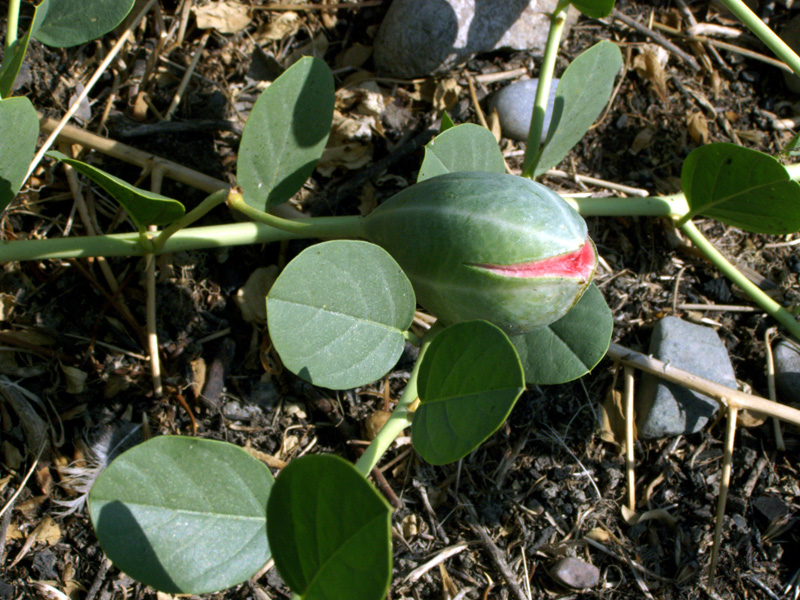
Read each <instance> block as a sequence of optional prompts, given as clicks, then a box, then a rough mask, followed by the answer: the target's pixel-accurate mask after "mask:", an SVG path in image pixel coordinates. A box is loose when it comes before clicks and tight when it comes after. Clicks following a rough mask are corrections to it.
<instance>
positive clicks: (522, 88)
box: [489, 79, 559, 142]
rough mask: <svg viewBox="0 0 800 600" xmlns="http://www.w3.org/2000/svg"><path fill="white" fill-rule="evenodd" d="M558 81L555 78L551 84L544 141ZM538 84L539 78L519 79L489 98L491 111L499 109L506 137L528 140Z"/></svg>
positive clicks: (545, 118)
mask: <svg viewBox="0 0 800 600" xmlns="http://www.w3.org/2000/svg"><path fill="white" fill-rule="evenodd" d="M558 81H559V80H558V79H553V83H552V85H551V86H550V97H549V98H548V99H547V108H546V109H545V113H544V128H543V129H542V141H544V139H545V137H546V136H547V130H548V129H549V128H550V119H551V117H552V116H553V105H554V104H555V101H556V88H557V87H558ZM538 85H539V80H538V79H526V80H524V81H517V82H515V83H512V84H511V85H507V86H506V87H504V88H503V89H501V90H500V91H498V92H497V93H496V94H495V95H494V96H492V97H491V99H490V100H489V111H490V112H491V111H493V110H494V109H497V116H498V117H499V118H500V128H501V129H502V130H503V135H504V136H505V137H507V138H510V139H512V140H518V141H520V142H526V141H528V130H529V129H530V128H531V116H532V115H533V102H534V100H535V99H536V88H537V86H538Z"/></svg>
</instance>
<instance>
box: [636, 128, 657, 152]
mask: <svg viewBox="0 0 800 600" xmlns="http://www.w3.org/2000/svg"><path fill="white" fill-rule="evenodd" d="M654 135H655V131H654V130H653V129H651V128H650V127H645V128H644V129H642V130H641V131H640V132H639V133H637V134H636V137H635V138H633V142H631V147H630V151H631V154H633V155H636V154H639V152H641V151H642V150H644V149H645V148H647V147H648V146H649V145H650V144H651V143H652V142H653V136H654Z"/></svg>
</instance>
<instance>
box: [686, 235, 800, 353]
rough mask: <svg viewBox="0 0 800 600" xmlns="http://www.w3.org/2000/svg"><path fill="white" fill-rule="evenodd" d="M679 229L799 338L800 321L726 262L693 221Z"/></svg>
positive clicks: (724, 272)
mask: <svg viewBox="0 0 800 600" xmlns="http://www.w3.org/2000/svg"><path fill="white" fill-rule="evenodd" d="M680 229H681V231H682V232H683V233H685V234H686V237H688V238H689V239H690V240H692V243H693V244H694V245H695V246H696V247H697V248H698V249H699V250H700V251H701V252H702V253H703V254H705V255H706V257H707V258H708V260H710V261H711V263H712V264H713V265H714V266H715V267H717V268H718V269H719V270H720V271H722V273H723V274H724V275H725V276H726V277H727V278H728V279H730V280H731V281H732V282H733V283H735V284H736V285H738V286H739V287H740V288H742V289H743V290H744V291H745V292H746V293H747V295H748V296H750V298H752V299H753V300H754V301H755V302H756V303H757V304H758V305H759V306H760V307H761V308H763V309H764V311H765V312H766V313H767V314H769V315H770V316H772V317H773V318H774V319H775V320H776V321H778V322H779V323H780V324H781V325H783V326H784V327H786V329H788V330H789V332H790V333H791V334H792V335H793V336H794V338H795V339H797V340H800V323H798V322H797V320H796V319H795V318H794V317H793V316H792V315H791V314H790V313H789V311H787V310H786V309H785V308H783V307H782V306H781V305H780V304H778V303H777V302H775V301H774V300H773V299H772V298H770V297H769V296H767V295H766V294H765V293H764V291H763V290H762V289H761V288H759V287H758V286H757V285H755V284H754V283H753V282H751V281H750V280H749V279H747V277H745V276H744V275H743V274H742V273H741V272H740V271H739V270H738V269H737V268H736V267H735V266H733V265H732V264H731V263H730V262H728V259H726V258H725V257H724V256H723V255H722V254H721V253H720V252H719V250H717V249H716V248H715V247H714V246H713V245H712V244H711V242H709V241H708V240H707V239H706V238H705V236H704V235H703V234H702V233H700V230H699V229H697V227H695V225H694V223H692V222H691V221H687V222H686V223H684V224H683V225H681V227H680Z"/></svg>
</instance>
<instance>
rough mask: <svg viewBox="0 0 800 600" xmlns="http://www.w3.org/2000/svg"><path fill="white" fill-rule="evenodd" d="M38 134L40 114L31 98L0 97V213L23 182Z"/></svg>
mask: <svg viewBox="0 0 800 600" xmlns="http://www.w3.org/2000/svg"><path fill="white" fill-rule="evenodd" d="M38 137H39V117H38V116H37V115H36V109H35V108H33V104H31V101H30V100H28V99H27V98H6V99H5V100H0V212H2V211H3V210H5V208H6V207H7V206H8V205H9V204H11V201H12V200H13V199H14V196H16V195H17V192H19V190H20V188H21V187H22V184H23V183H25V175H27V173H28V167H29V166H30V164H31V160H33V155H34V153H35V152H36V140H37V138H38Z"/></svg>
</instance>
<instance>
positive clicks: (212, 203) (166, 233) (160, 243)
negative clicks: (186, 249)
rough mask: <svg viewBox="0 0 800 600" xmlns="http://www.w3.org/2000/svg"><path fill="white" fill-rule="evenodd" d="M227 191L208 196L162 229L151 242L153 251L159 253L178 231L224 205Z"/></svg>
mask: <svg viewBox="0 0 800 600" xmlns="http://www.w3.org/2000/svg"><path fill="white" fill-rule="evenodd" d="M229 191H230V190H228V189H227V188H226V189H222V190H217V191H216V192H214V193H213V194H210V195H209V196H208V197H207V198H206V199H205V200H203V201H202V202H201V203H200V204H198V205H197V206H195V207H194V208H193V209H192V210H190V211H189V212H188V213H186V214H185V215H183V216H182V217H181V218H180V219H178V220H177V221H175V222H174V223H172V224H171V225H170V226H169V227H166V228H165V229H163V230H162V231H161V233H159V234H158V236H157V237H156V238H155V239H154V240H153V250H154V251H156V252H159V251H160V250H161V249H162V248H163V247H164V244H166V242H167V240H168V239H169V238H170V237H172V236H173V235H174V234H176V233H177V232H178V231H180V230H181V229H184V228H185V227H188V226H189V225H191V224H192V223H194V222H195V221H197V220H198V219H199V218H201V217H203V216H204V215H205V214H206V213H207V212H209V211H210V210H211V209H213V208H216V207H217V206H219V205H220V204H224V203H225V200H227V198H228V192H229Z"/></svg>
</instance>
